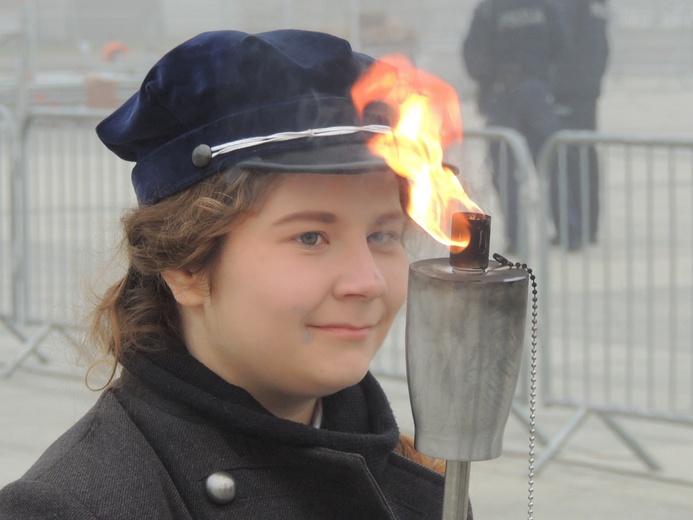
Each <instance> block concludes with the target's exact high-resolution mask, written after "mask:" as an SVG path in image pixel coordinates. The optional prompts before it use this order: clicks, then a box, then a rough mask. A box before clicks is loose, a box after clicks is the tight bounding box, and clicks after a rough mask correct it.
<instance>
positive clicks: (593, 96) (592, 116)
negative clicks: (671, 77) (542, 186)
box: [551, 0, 609, 249]
mask: <svg viewBox="0 0 693 520" xmlns="http://www.w3.org/2000/svg"><path fill="white" fill-rule="evenodd" d="M552 1H553V2H554V3H555V4H556V6H557V8H559V9H561V12H562V16H563V18H564V19H565V21H566V23H567V26H568V29H569V31H570V39H571V49H570V52H568V53H567V54H566V55H565V56H564V57H563V58H562V59H561V60H559V61H558V62H557V68H556V71H555V74H554V75H553V79H552V82H551V90H552V93H553V95H554V101H555V105H554V112H555V113H556V115H557V116H558V117H559V119H560V121H561V128H563V129H566V130H588V131H594V130H596V129H597V103H598V100H599V96H600V95H601V91H602V80H603V78H604V74H605V72H606V68H607V63H608V58H609V40H608V20H609V10H608V5H607V0H552ZM586 159H587V161H588V162H587V168H586V169H585V171H586V172H587V177H586V178H585V179H584V182H586V185H585V186H583V181H582V180H581V166H580V160H581V159H580V153H579V149H578V147H576V146H572V147H570V148H569V149H568V153H567V160H566V166H567V174H566V176H565V179H566V184H567V186H566V187H567V189H566V190H565V197H567V200H566V201H562V200H559V199H560V197H559V191H560V190H559V186H558V179H557V178H556V177H555V176H554V178H553V182H552V189H551V192H552V196H551V207H552V212H553V215H554V222H555V224H556V228H557V235H556V237H555V238H554V242H555V243H556V244H562V245H567V247H568V249H577V248H579V247H580V246H581V245H582V242H583V239H582V221H583V215H582V204H583V203H582V194H583V189H585V188H586V190H585V191H584V192H585V193H587V194H588V203H587V208H588V216H587V218H586V219H585V220H586V222H585V225H586V229H587V233H588V240H589V241H590V242H591V243H594V242H596V241H597V232H598V225H599V164H598V161H597V153H596V150H595V149H594V147H593V146H589V147H588V148H587V155H586ZM561 207H565V208H567V211H566V214H567V222H566V223H565V224H564V225H563V226H562V225H561V219H560V213H561ZM562 228H565V229H567V231H568V236H567V237H562V236H561V234H560V230H561V229H562Z"/></svg>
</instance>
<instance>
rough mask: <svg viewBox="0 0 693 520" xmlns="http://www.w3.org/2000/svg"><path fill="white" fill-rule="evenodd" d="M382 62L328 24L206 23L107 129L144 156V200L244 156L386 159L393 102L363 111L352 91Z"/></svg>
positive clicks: (315, 166) (137, 184) (140, 191)
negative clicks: (216, 27)
mask: <svg viewBox="0 0 693 520" xmlns="http://www.w3.org/2000/svg"><path fill="white" fill-rule="evenodd" d="M372 62H373V59H372V58H370V57H368V56H366V55H364V54H360V53H357V52H354V51H353V50H352V49H351V46H350V45H349V43H348V42H347V41H345V40H343V39H341V38H337V37H335V36H331V35H328V34H323V33H318V32H311V31H299V30H281V31H272V32H266V33H261V34H255V35H251V34H246V33H242V32H237V31H214V32H207V33H203V34H200V35H198V36H196V37H194V38H192V39H190V40H188V41H186V42H185V43H183V44H181V45H179V46H178V47H176V48H174V49H172V50H171V51H170V52H168V53H167V54H166V55H164V56H163V57H162V58H161V59H160V60H159V62H158V63H156V65H154V67H153V68H152V69H151V70H150V71H149V73H148V74H147V76H146V77H145V79H144V81H143V83H142V86H141V87H140V89H139V91H138V92H137V93H136V94H134V95H133V96H132V97H131V98H130V99H128V100H127V101H126V102H125V103H124V104H123V105H122V106H121V107H120V108H118V109H117V110H116V111H115V112H114V113H113V114H111V115H110V116H108V117H107V118H106V119H105V120H103V121H102V122H101V123H100V124H99V125H98V126H97V129H96V130H97V134H98V136H99V138H100V139H101V140H102V141H103V142H104V144H105V145H106V146H107V147H108V148H109V149H110V150H112V151H113V152H114V153H116V154H117V155H118V156H119V157H121V158H122V159H125V160H127V161H134V162H135V163H136V164H135V166H134V168H133V171H132V182H133V185H134V188H135V192H136V194H137V198H138V201H139V202H140V204H144V205H149V204H154V203H156V202H157V201H159V200H161V199H162V198H164V197H168V196H170V195H173V194H174V193H177V192H179V191H181V190H184V189H186V188H188V187H190V186H192V185H193V184H195V183H197V182H199V181H200V180H202V179H204V178H206V177H208V176H210V175H213V174H214V173H217V172H220V171H223V170H226V169H228V168H231V167H234V166H237V165H242V166H248V167H252V168H261V169H271V170H277V171H296V172H301V171H305V172H311V171H313V172H325V173H360V172H363V171H367V170H370V169H373V168H375V167H378V166H380V167H385V163H384V161H383V160H382V159H381V158H379V157H375V156H373V155H372V154H370V152H369V151H368V150H367V147H366V146H365V143H366V142H367V141H368V140H369V139H371V138H372V137H373V135H374V133H377V132H384V131H388V130H389V127H388V124H389V123H388V117H387V114H386V112H387V111H382V110H374V111H372V112H369V113H368V115H367V116H365V117H361V116H359V115H358V114H357V112H356V110H355V108H354V105H353V102H352V99H351V94H350V90H351V87H352V85H353V84H354V82H355V81H356V80H357V78H358V77H359V76H360V75H361V74H362V73H363V72H364V70H366V69H367V68H368V66H369V65H370V64H371V63H372Z"/></svg>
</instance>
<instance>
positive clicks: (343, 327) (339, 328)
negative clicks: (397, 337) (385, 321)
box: [309, 323, 374, 341]
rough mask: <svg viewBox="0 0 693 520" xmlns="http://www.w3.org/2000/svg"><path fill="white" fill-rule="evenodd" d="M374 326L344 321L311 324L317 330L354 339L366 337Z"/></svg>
mask: <svg viewBox="0 0 693 520" xmlns="http://www.w3.org/2000/svg"><path fill="white" fill-rule="evenodd" d="M373 327H374V326H373V325H351V324H342V323H335V324H328V325H310V326H309V328H310V329H312V330H314V331H316V332H319V333H323V334H327V335H329V336H332V337H335V338H339V339H345V340H352V341H356V340H363V339H366V338H367V337H368V336H369V335H370V333H371V331H372V330H373Z"/></svg>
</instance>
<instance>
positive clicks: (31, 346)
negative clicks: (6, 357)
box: [0, 325, 52, 378]
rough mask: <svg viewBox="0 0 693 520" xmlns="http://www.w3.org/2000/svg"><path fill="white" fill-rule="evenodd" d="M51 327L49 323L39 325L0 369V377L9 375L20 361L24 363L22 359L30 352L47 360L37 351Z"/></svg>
mask: <svg viewBox="0 0 693 520" xmlns="http://www.w3.org/2000/svg"><path fill="white" fill-rule="evenodd" d="M51 328H52V327H51V325H46V326H44V327H41V329H40V330H39V331H38V332H37V333H36V334H34V335H33V336H32V337H31V338H29V340H28V341H26V343H24V345H22V347H21V348H20V349H19V351H18V352H17V354H16V355H15V356H14V358H13V359H12V360H10V361H8V362H7V363H6V364H5V366H3V367H2V369H0V378H5V377H9V376H10V375H12V374H13V373H14V371H15V370H17V369H18V368H19V367H20V366H21V365H22V363H24V360H25V359H26V358H27V357H29V356H30V355H32V354H33V355H37V356H38V357H39V359H41V360H42V361H47V360H46V358H45V357H44V356H43V354H41V353H40V352H39V351H38V349H39V347H40V346H41V342H42V341H43V340H44V339H46V336H48V334H49V333H50V331H51Z"/></svg>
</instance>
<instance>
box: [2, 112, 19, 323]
mask: <svg viewBox="0 0 693 520" xmlns="http://www.w3.org/2000/svg"><path fill="white" fill-rule="evenodd" d="M16 139H17V129H16V125H15V123H14V118H13V117H12V114H11V113H10V112H9V110H7V109H6V108H4V107H2V106H0V321H2V323H3V324H5V326H6V327H9V326H10V325H9V324H10V323H11V322H12V321H13V316H12V313H13V309H14V304H13V294H14V293H13V290H12V285H13V284H12V280H13V273H12V266H13V265H14V262H13V261H12V256H13V244H14V243H15V241H14V239H13V237H14V233H15V231H14V229H13V224H14V222H15V219H13V218H12V213H13V207H14V204H13V193H12V186H13V184H12V172H13V164H14V162H15V154H16V153H17V147H16Z"/></svg>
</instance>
